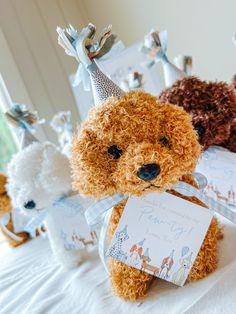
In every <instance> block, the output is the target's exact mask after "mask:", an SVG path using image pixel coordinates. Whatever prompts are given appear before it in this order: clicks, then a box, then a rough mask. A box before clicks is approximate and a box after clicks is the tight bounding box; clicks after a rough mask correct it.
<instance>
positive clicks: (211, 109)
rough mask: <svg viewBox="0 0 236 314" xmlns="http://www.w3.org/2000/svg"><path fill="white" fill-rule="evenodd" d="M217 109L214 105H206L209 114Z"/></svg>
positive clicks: (205, 108)
mask: <svg viewBox="0 0 236 314" xmlns="http://www.w3.org/2000/svg"><path fill="white" fill-rule="evenodd" d="M215 109H216V106H215V105H214V104H211V103H209V104H206V105H205V107H204V111H206V112H208V111H214V110H215Z"/></svg>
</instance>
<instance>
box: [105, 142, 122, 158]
mask: <svg viewBox="0 0 236 314" xmlns="http://www.w3.org/2000/svg"><path fill="white" fill-rule="evenodd" d="M107 152H108V154H109V155H111V156H112V157H113V158H114V159H119V158H120V156H121V154H122V150H121V149H119V148H118V147H117V146H116V145H112V146H110V147H109V148H108V150H107Z"/></svg>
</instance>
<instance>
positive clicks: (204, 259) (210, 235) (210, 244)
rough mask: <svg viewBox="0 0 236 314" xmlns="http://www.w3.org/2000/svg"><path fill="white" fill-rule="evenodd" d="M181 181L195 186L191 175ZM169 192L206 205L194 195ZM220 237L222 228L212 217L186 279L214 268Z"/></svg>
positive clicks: (204, 275)
mask: <svg viewBox="0 0 236 314" xmlns="http://www.w3.org/2000/svg"><path fill="white" fill-rule="evenodd" d="M181 181H184V182H186V183H189V184H191V185H193V186H194V187H197V184H196V182H195V181H194V178H193V177H192V176H191V175H186V176H184V177H183V178H182V180H181ZM170 193H171V194H174V195H176V196H179V197H182V198H184V199H186V200H187V201H190V202H192V203H195V204H197V205H200V206H204V207H207V206H206V205H205V204H204V203H202V202H201V201H199V200H198V199H197V198H195V197H187V196H183V195H181V194H179V193H177V192H175V191H170ZM222 238H223V232H222V228H220V226H219V222H218V220H217V219H216V218H215V217H214V218H213V219H212V222H211V224H210V227H209V229H208V231H207V234H206V236H205V239H204V241H203V243H202V246H201V248H200V251H199V253H198V256H197V258H196V260H195V262H194V264H193V267H192V269H191V271H190V273H189V276H188V281H196V280H198V279H201V278H204V277H206V276H207V275H208V274H209V273H211V272H213V271H214V270H216V268H217V265H218V240H221V239H222Z"/></svg>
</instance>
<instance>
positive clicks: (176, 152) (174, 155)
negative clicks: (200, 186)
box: [71, 91, 222, 301]
mask: <svg viewBox="0 0 236 314" xmlns="http://www.w3.org/2000/svg"><path fill="white" fill-rule="evenodd" d="M200 150H201V149H200V145H199V143H198V140H197V135H196V131H194V129H193V127H192V124H191V120H190V116H189V115H188V114H187V113H186V112H185V111H184V110H183V109H182V108H180V107H178V106H175V105H171V104H162V103H158V102H157V98H156V97H153V96H151V95H149V94H147V93H145V92H143V91H131V92H129V93H127V94H124V95H123V96H121V97H111V98H108V99H107V100H106V101H105V102H104V103H103V104H101V105H99V106H96V107H95V108H93V109H92V110H91V111H90V112H89V115H88V118H87V120H86V121H85V122H84V123H83V124H82V127H81V129H80V130H79V132H78V134H77V135H75V136H74V139H73V148H72V159H71V165H72V172H73V188H74V189H75V190H79V192H80V193H81V194H83V195H85V196H91V197H95V198H97V199H102V198H105V197H107V196H110V195H113V194H115V193H122V194H125V195H126V196H127V197H128V196H131V195H136V196H140V195H143V194H144V193H148V192H151V191H156V192H157V193H158V192H163V191H166V190H167V191H168V192H169V193H172V194H175V195H177V196H179V197H183V198H185V199H187V200H190V201H192V202H194V203H196V204H201V205H203V206H204V204H202V203H201V202H200V201H198V200H197V199H196V198H194V197H193V198H189V197H184V196H182V195H180V194H178V193H176V192H174V191H172V190H171V187H172V186H173V184H175V183H176V182H177V181H178V180H184V181H185V182H188V183H189V184H192V185H194V186H196V183H195V182H194V180H193V177H192V176H191V173H192V171H193V170H194V168H195V166H196V163H197V159H198V157H199V154H200ZM126 201H127V199H126V200H125V201H123V202H122V203H120V204H119V205H117V206H115V207H114V210H113V213H112V216H111V220H110V223H109V237H110V239H111V237H112V235H113V234H114V232H115V229H116V227H117V224H118V222H119V220H120V217H121V215H122V212H123V209H124V206H125V204H126ZM221 237H222V233H221V229H220V228H219V226H218V221H217V220H216V218H213V220H212V223H211V225H210V227H209V230H208V232H207V235H206V237H205V240H204V242H203V244H202V247H201V249H200V251H199V254H198V256H197V258H196V260H195V263H194V265H193V267H192V269H191V271H190V274H189V277H188V280H189V281H194V280H198V279H200V278H203V277H205V276H207V275H208V274H209V273H211V272H212V271H214V270H215V269H216V268H217V251H218V239H219V238H221ZM109 271H110V278H111V285H112V288H113V291H114V293H115V294H116V295H118V296H119V297H121V298H123V299H125V300H132V301H134V300H136V299H137V298H139V297H142V296H144V295H146V293H147V291H148V288H149V285H150V283H151V282H152V280H153V278H154V277H153V276H151V275H149V274H147V273H145V272H143V271H141V270H138V269H135V268H132V267H130V266H127V265H125V264H123V263H121V262H119V261H117V260H115V259H112V258H111V259H110V262H109Z"/></svg>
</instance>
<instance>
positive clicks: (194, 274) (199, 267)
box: [188, 218, 223, 281]
mask: <svg viewBox="0 0 236 314" xmlns="http://www.w3.org/2000/svg"><path fill="white" fill-rule="evenodd" d="M221 239H223V231H222V228H221V227H220V226H219V223H218V220H217V219H216V218H213V219H212V222H211V225H210V227H209V229H208V232H207V235H206V237H205V239H204V241H203V244H202V246H201V249H200V251H199V253H198V256H197V258H196V260H195V262H194V264H193V267H192V269H191V271H190V273H189V276H188V281H196V280H198V279H201V278H204V277H206V276H207V275H208V274H210V273H211V272H213V271H214V270H216V268H217V266H218V246H219V241H218V240H221Z"/></svg>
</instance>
